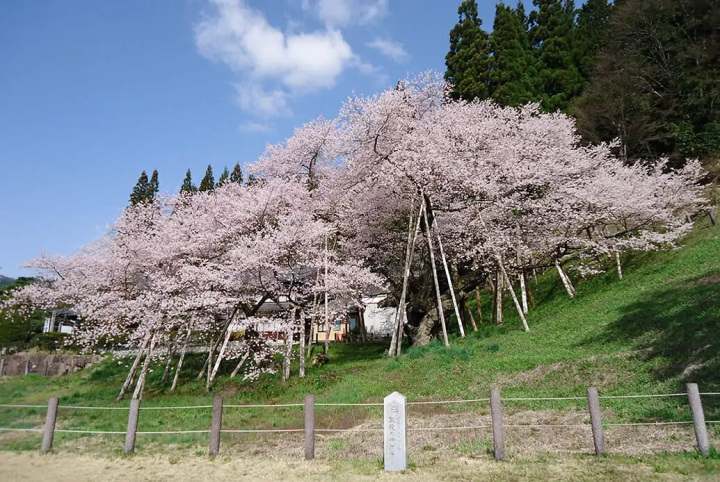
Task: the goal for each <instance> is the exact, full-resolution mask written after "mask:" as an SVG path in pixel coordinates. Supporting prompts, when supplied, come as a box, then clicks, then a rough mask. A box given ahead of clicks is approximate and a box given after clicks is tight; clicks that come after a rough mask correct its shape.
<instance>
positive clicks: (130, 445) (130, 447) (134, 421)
mask: <svg viewBox="0 0 720 482" xmlns="http://www.w3.org/2000/svg"><path fill="white" fill-rule="evenodd" d="M139 414H140V399H139V398H133V399H132V400H130V413H129V414H128V424H127V433H126V434H125V453H126V454H127V453H130V452H135V437H136V436H137V428H138V415H139Z"/></svg>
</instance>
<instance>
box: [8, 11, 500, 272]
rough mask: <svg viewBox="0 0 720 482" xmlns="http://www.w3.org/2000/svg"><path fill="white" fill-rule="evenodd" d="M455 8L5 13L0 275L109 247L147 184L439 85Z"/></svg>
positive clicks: (168, 184) (167, 189)
mask: <svg viewBox="0 0 720 482" xmlns="http://www.w3.org/2000/svg"><path fill="white" fill-rule="evenodd" d="M512 3H514V1H513V2H512ZM459 4H460V0H365V1H363V0H267V1H260V0H246V1H243V0H155V1H147V0H123V1H116V2H105V1H103V2H98V1H96V0H73V1H62V0H48V1H44V2H35V1H24V0H8V1H5V2H2V5H0V195H1V197H2V204H0V274H4V275H7V276H12V277H16V276H21V275H30V274H32V273H31V272H30V271H28V270H24V269H21V268H20V267H19V266H20V265H21V264H22V263H24V262H26V261H28V260H30V259H32V258H34V257H35V256H37V255H38V254H39V253H40V251H45V252H47V253H49V254H63V255H67V254H71V253H72V252H74V251H75V250H76V249H77V248H79V247H80V246H82V245H84V244H86V243H88V242H90V241H92V240H93V239H96V238H98V237H100V236H102V235H103V234H104V233H105V232H106V229H107V226H108V224H109V223H111V222H112V221H113V220H114V219H115V218H117V217H118V215H119V214H120V212H121V211H122V209H123V208H124V207H125V206H126V205H127V202H128V197H129V195H130V192H131V190H132V187H133V186H134V184H135V183H136V181H137V179H138V177H139V175H140V172H141V171H143V170H146V171H147V172H148V174H150V172H152V170H153V169H157V170H158V171H159V178H160V190H161V191H162V192H163V193H173V192H176V191H177V190H178V189H179V186H180V184H181V183H182V179H183V177H184V174H185V171H186V169H188V168H190V169H191V170H192V173H193V179H194V180H195V182H196V183H198V184H199V181H200V179H201V178H202V176H203V174H204V172H205V168H206V167H207V165H208V164H212V166H213V169H214V171H215V176H216V179H217V176H218V175H219V174H220V172H221V171H222V169H223V167H224V166H228V167H229V168H232V166H233V165H235V163H236V162H240V163H241V164H243V163H247V162H251V161H253V160H255V159H256V158H257V157H258V156H259V155H260V154H262V152H263V150H264V148H265V145H266V144H267V143H277V142H281V141H283V140H284V139H286V138H287V137H288V136H290V135H291V134H292V131H293V128H295V127H297V126H300V125H302V124H304V123H305V122H308V121H310V120H312V119H314V118H316V117H318V116H320V115H322V116H325V117H334V116H336V115H337V112H338V110H339V108H340V106H341V105H342V102H343V101H344V100H345V99H347V97H348V96H350V95H352V94H353V93H356V94H372V93H374V92H378V91H381V90H384V89H386V88H388V87H392V86H394V85H395V83H396V82H397V80H399V79H402V78H405V77H406V76H407V75H408V74H416V73H419V72H422V71H424V70H427V69H433V70H438V71H443V70H444V57H445V54H446V53H447V49H448V33H449V31H450V29H451V28H452V26H453V25H454V24H455V22H456V21H457V7H458V5H459ZM494 4H495V2H494V1H486V0H479V1H478V5H479V8H480V14H481V17H482V18H483V19H484V20H485V27H486V29H490V28H491V26H492V16H493V14H494V10H495V7H494Z"/></svg>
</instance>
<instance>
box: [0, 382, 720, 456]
mask: <svg viewBox="0 0 720 482" xmlns="http://www.w3.org/2000/svg"><path fill="white" fill-rule="evenodd" d="M718 395H720V393H719V392H702V393H701V392H700V391H699V390H698V387H697V384H694V383H689V384H687V392H685V393H660V394H643V395H599V394H598V391H597V389H595V388H588V389H587V394H586V396H585V397H580V396H568V397H505V398H501V397H500V391H499V389H497V388H493V389H492V390H491V396H490V398H477V399H467V400H417V401H407V399H405V397H403V396H402V395H400V394H398V393H397V392H395V393H393V394H391V395H389V396H388V397H386V398H385V400H384V401H383V402H363V403H331V402H322V403H316V402H315V398H314V396H312V395H308V396H307V397H306V399H305V403H284V404H223V400H222V399H221V398H219V397H216V398H215V399H214V400H213V404H212V405H184V406H144V407H141V401H140V400H137V399H133V400H131V403H130V406H128V407H117V406H115V407H113V406H105V407H103V406H78V405H59V403H58V398H57V397H53V398H51V399H49V400H48V404H47V405H37V404H0V409H46V410H47V411H46V420H45V424H44V426H43V428H15V427H0V432H26V433H43V441H42V447H41V451H42V452H47V451H49V450H51V448H52V443H53V436H54V434H55V433H67V434H90V435H125V452H134V450H135V437H136V436H137V435H182V434H210V454H211V455H217V454H218V453H219V447H220V435H221V434H222V433H224V434H270V433H278V434H280V433H304V434H305V456H306V459H312V458H314V453H315V434H322V433H361V432H375V433H377V432H383V433H384V435H385V439H386V441H385V443H386V445H387V443H388V442H387V440H388V437H390V440H399V438H400V437H401V438H402V439H403V440H404V438H405V437H406V433H407V432H432V431H467V430H486V429H492V432H493V451H494V453H495V457H496V459H498V460H502V459H503V458H504V456H505V454H504V438H505V433H504V432H505V429H506V428H513V429H527V428H532V429H570V428H583V429H587V428H591V429H592V437H593V444H594V447H595V453H596V454H597V455H602V454H605V453H606V450H605V440H604V430H603V429H604V428H611V427H631V426H645V427H648V426H658V427H662V426H680V425H693V426H694V429H695V438H696V442H697V447H698V450H699V452H700V453H701V454H702V455H703V456H708V454H709V442H708V435H707V426H708V425H711V424H720V420H705V417H704V413H703V409H702V404H701V398H700V397H701V396H707V397H710V396H718ZM391 397H396V398H397V397H401V400H402V403H400V404H398V403H396V404H395V405H392V406H391V408H390V412H389V409H388V407H389V405H388V400H389V399H390V398H391ZM672 397H687V399H688V403H689V406H690V410H691V414H692V420H691V421H690V420H688V421H653V422H611V421H605V420H602V416H601V411H600V400H613V399H642V398H672ZM579 400H584V401H586V402H587V406H588V409H589V414H590V420H589V423H587V422H583V423H575V424H562V423H559V424H552V423H546V424H543V423H504V422H503V415H502V412H503V411H502V402H537V401H579ZM487 402H489V404H490V415H491V421H492V423H491V424H485V425H460V426H450V427H443V426H439V427H406V423H407V414H406V407H407V406H419V405H448V404H473V403H487ZM380 406H382V407H384V419H385V424H384V427H383V428H364V427H357V428H353V427H351V428H330V427H328V428H316V427H315V407H380ZM398 407H401V409H400V408H398ZM286 408H303V412H304V415H305V417H304V418H305V420H304V427H302V428H273V429H231V428H223V427H222V413H223V410H224V409H286ZM206 409H212V419H211V424H210V429H206V430H164V431H162V430H161V431H142V430H138V417H139V412H140V411H141V410H142V411H145V410H155V411H156V410H206ZM58 410H124V411H127V412H128V423H127V430H125V431H103V430H81V429H56V428H55V425H56V420H57V412H58ZM388 417H389V418H388ZM398 427H401V428H402V433H399V432H398V433H395V432H397V430H399V429H398Z"/></svg>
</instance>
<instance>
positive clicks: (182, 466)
mask: <svg viewBox="0 0 720 482" xmlns="http://www.w3.org/2000/svg"><path fill="white" fill-rule="evenodd" d="M0 461H1V463H0V480H3V481H5V482H15V481H27V482H34V481H38V482H40V481H43V482H44V481H49V480H52V481H56V480H57V481H65V480H67V481H78V482H80V481H103V482H114V481H123V482H126V481H202V480H212V481H243V480H253V481H255V480H273V481H274V480H338V479H344V480H407V481H434V480H453V481H462V480H553V481H555V480H573V481H575V480H598V479H602V480H622V481H646V480H668V481H674V480H717V477H718V472H716V471H714V470H710V471H708V469H707V468H704V469H703V468H702V467H694V466H693V464H695V465H697V464H698V463H699V462H698V461H693V460H688V461H682V463H683V464H685V463H687V464H688V466H687V467H686V466H681V467H675V466H674V465H671V466H670V467H667V466H663V465H662V463H661V462H662V460H661V461H660V463H658V461H654V460H653V459H651V460H649V461H643V460H638V459H628V460H624V459H619V460H618V459H608V458H604V459H603V458H601V459H598V458H594V457H589V456H585V457H578V456H567V457H552V458H549V459H548V458H539V459H528V460H514V461H509V462H501V463H498V462H495V461H493V460H490V459H489V458H470V457H463V456H460V457H458V456H448V455H447V454H445V455H440V456H436V455H434V454H424V455H423V456H421V457H420V458H419V459H417V461H416V462H415V463H413V464H411V466H410V469H409V470H408V471H406V472H404V473H385V472H383V470H382V467H381V465H380V463H379V462H377V461H359V460H347V459H346V460H337V461H333V460H314V461H304V460H297V459H279V458H275V457H273V458H258V457H242V458H231V457H218V458H216V459H215V460H211V459H209V458H208V457H185V458H177V457H173V456H168V455H155V456H142V455H136V456H131V457H111V458H108V457H104V456H98V455H77V454H69V455H68V454H65V455H63V454H52V455H40V454H38V453H28V452H24V453H7V452H5V453H0ZM717 465H718V464H716V467H715V468H717ZM699 469H702V470H699Z"/></svg>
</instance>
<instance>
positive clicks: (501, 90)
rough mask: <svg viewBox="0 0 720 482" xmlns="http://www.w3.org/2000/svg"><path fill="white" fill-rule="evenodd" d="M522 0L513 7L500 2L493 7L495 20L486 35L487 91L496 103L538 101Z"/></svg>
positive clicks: (535, 74)
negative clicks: (488, 55) (489, 67)
mask: <svg viewBox="0 0 720 482" xmlns="http://www.w3.org/2000/svg"><path fill="white" fill-rule="evenodd" d="M525 18H526V17H525V10H524V7H523V5H522V2H520V3H519V4H518V8H517V9H516V10H513V9H512V8H510V7H507V6H505V5H504V4H503V3H499V4H497V6H496V7H495V22H494V24H493V32H492V34H491V35H490V48H491V50H492V71H491V73H490V91H491V92H492V98H493V100H495V101H496V102H497V103H499V104H501V105H507V106H519V105H524V104H527V103H528V102H532V101H536V100H538V94H539V90H540V86H539V85H538V82H537V73H536V72H535V65H534V58H533V53H532V51H531V50H530V42H529V39H528V37H527V32H526V31H525V26H524V22H525V20H524V19H525Z"/></svg>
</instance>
